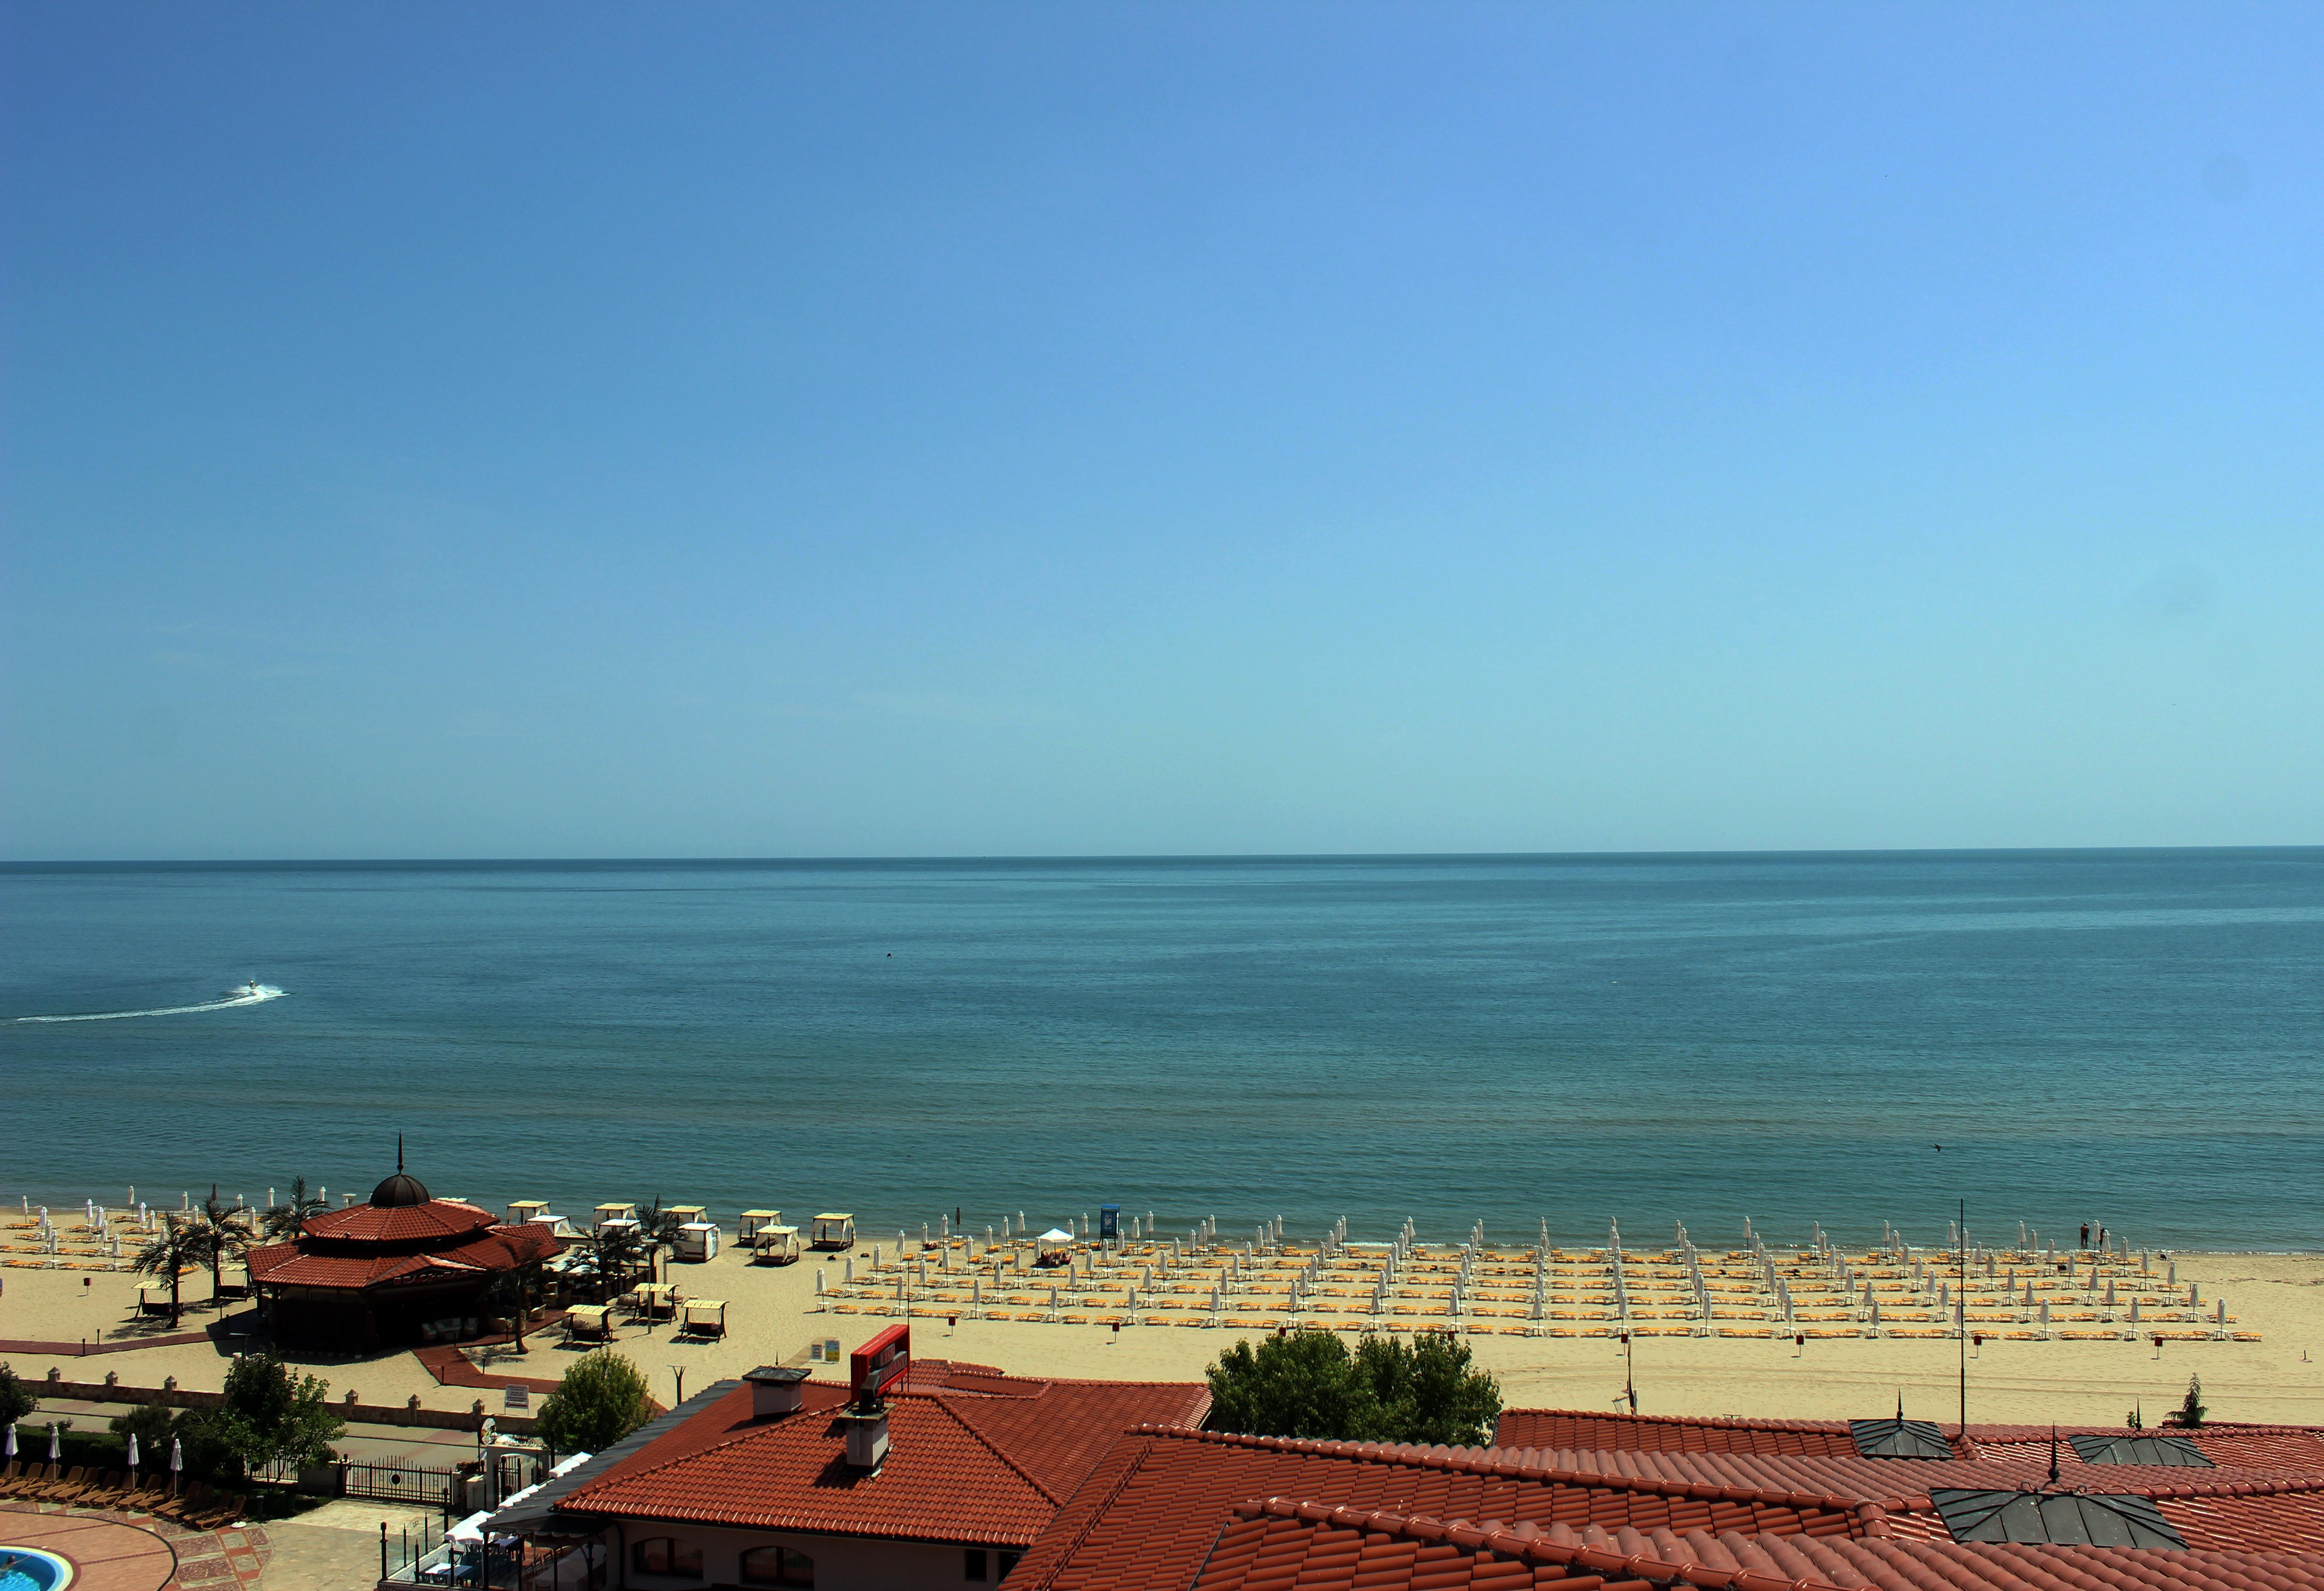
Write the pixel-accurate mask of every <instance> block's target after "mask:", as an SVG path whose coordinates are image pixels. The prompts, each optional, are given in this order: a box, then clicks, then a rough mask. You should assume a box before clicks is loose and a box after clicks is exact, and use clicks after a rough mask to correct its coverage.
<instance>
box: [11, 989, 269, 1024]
mask: <svg viewBox="0 0 2324 1591" xmlns="http://www.w3.org/2000/svg"><path fill="white" fill-rule="evenodd" d="M282 993H283V991H282V990H281V989H277V988H275V987H274V986H273V985H272V984H271V983H258V982H251V983H245V984H244V985H243V986H242V987H241V988H240V989H230V990H228V991H227V993H226V998H224V999H218V1000H205V1001H203V1002H202V1003H201V1004H200V1005H198V1006H160V1007H155V1008H154V1009H152V1010H151V1011H92V1012H90V1013H88V1015H87V1016H19V1017H17V1018H16V1020H17V1021H19V1022H120V1021H123V1020H124V1019H126V1018H128V1017H131V1016H187V1015H189V1014H190V1013H192V1012H195V1011H231V1010H233V1009H234V1008H235V1007H236V1006H256V1005H261V1004H263V1003H264V1002H265V1001H268V1000H279V999H281V998H282Z"/></svg>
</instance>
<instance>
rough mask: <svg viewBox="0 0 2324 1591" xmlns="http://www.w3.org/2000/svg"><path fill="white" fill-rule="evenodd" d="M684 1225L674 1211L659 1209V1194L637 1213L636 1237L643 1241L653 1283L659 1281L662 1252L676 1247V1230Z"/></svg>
mask: <svg viewBox="0 0 2324 1591" xmlns="http://www.w3.org/2000/svg"><path fill="white" fill-rule="evenodd" d="M684 1224H685V1223H684V1222H682V1221H680V1220H679V1219H678V1212H677V1211H676V1210H674V1209H663V1208H662V1207H661V1195H660V1194H659V1193H657V1194H655V1195H654V1201H653V1202H652V1203H651V1204H649V1205H647V1206H646V1207H645V1209H641V1210H640V1211H639V1212H638V1235H639V1236H640V1237H642V1238H643V1239H644V1240H645V1245H646V1264H647V1265H650V1266H651V1267H652V1270H653V1277H652V1279H653V1280H654V1281H656V1282H659V1281H660V1280H661V1255H662V1251H663V1250H664V1249H675V1248H676V1247H677V1246H678V1228H679V1227H681V1226H683V1225H684Z"/></svg>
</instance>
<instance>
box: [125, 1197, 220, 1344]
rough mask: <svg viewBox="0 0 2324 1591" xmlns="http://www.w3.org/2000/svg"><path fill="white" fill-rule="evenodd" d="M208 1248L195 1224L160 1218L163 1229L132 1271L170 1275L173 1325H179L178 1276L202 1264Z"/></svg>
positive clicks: (150, 1240) (149, 1240) (143, 1250)
mask: <svg viewBox="0 0 2324 1591" xmlns="http://www.w3.org/2000/svg"><path fill="white" fill-rule="evenodd" d="M207 1253H208V1248H207V1246H206V1245H205V1244H204V1242H203V1241H202V1239H201V1238H200V1237H199V1236H198V1228H195V1227H194V1226H193V1225H192V1224H190V1223H187V1224H184V1225H180V1223H179V1222H178V1221H176V1220H174V1219H171V1218H170V1217H168V1216H163V1217H162V1218H161V1230H160V1231H158V1232H156V1233H154V1234H153V1236H152V1237H149V1238H147V1239H146V1240H145V1246H144V1247H143V1248H141V1249H139V1250H138V1251H137V1257H136V1258H135V1259H134V1260H132V1261H130V1262H129V1268H130V1269H131V1270H133V1271H136V1272H138V1273H139V1274H143V1275H147V1276H167V1277H168V1278H169V1279H170V1324H171V1326H175V1325H177V1324H178V1314H179V1305H178V1277H179V1274H180V1272H182V1271H185V1270H188V1269H189V1268H191V1267H192V1266H195V1265H199V1264H201V1263H202V1259H203V1256H204V1255H206V1254H207Z"/></svg>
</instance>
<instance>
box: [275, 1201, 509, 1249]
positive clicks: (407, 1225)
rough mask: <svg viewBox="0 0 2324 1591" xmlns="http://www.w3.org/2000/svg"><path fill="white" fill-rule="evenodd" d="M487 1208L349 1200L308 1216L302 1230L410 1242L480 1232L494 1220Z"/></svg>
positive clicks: (313, 1234)
mask: <svg viewBox="0 0 2324 1591" xmlns="http://www.w3.org/2000/svg"><path fill="white" fill-rule="evenodd" d="M499 1219H500V1218H499V1217H497V1216H495V1215H493V1213H492V1212H491V1211H490V1210H485V1209H477V1208H476V1207H475V1205H473V1204H462V1203H460V1202H458V1201H457V1200H450V1199H431V1200H429V1201H428V1202H427V1203H425V1204H401V1205H389V1206H386V1207H385V1208H382V1207H381V1206H379V1205H375V1204H351V1205H349V1206H347V1208H346V1209H335V1210H333V1211H331V1212H330V1213H329V1214H328V1215H318V1216H315V1217H312V1218H310V1219H309V1220H308V1222H307V1224H306V1225H305V1226H304V1227H303V1228H300V1229H301V1231H303V1232H304V1233H305V1235H306V1236H308V1237H336V1238H344V1239H346V1240H347V1241H349V1242H353V1243H410V1242H412V1241H414V1240H415V1239H419V1238H427V1237H458V1236H460V1235H461V1234H462V1233H464V1232H481V1231H483V1230H484V1228H486V1227H490V1226H493V1225H494V1224H496V1223H497V1222H498V1220H499Z"/></svg>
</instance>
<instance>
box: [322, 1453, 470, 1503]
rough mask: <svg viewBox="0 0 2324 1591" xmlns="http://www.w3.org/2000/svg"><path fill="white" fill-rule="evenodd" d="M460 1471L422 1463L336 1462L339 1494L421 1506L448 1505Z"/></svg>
mask: <svg viewBox="0 0 2324 1591" xmlns="http://www.w3.org/2000/svg"><path fill="white" fill-rule="evenodd" d="M459 1475H460V1472H459V1471H458V1470H457V1469H449V1468H443V1469H439V1468H436V1467H432V1466H429V1465H425V1464H356V1463H345V1464H341V1465H340V1466H339V1494H340V1495H341V1496H343V1497H371V1498H374V1499H380V1500H384V1501H386V1502H391V1503H410V1504H413V1505H415V1506H418V1507H424V1508H449V1507H451V1506H452V1504H453V1502H454V1499H455V1496H456V1488H457V1485H458V1484H459Z"/></svg>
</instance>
